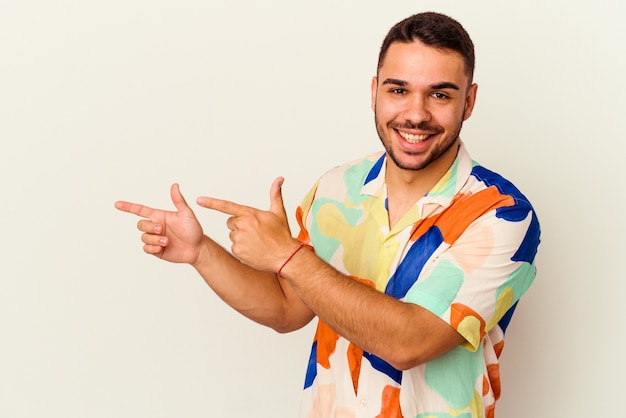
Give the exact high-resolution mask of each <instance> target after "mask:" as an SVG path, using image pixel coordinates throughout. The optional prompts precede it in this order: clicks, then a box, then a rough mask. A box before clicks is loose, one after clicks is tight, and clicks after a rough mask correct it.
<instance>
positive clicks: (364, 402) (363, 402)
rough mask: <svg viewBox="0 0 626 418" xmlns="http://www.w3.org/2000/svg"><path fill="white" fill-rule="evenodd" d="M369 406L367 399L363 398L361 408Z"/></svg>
mask: <svg viewBox="0 0 626 418" xmlns="http://www.w3.org/2000/svg"><path fill="white" fill-rule="evenodd" d="M365 405H367V400H366V399H365V398H361V406H365Z"/></svg>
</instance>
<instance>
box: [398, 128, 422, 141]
mask: <svg viewBox="0 0 626 418" xmlns="http://www.w3.org/2000/svg"><path fill="white" fill-rule="evenodd" d="M396 132H398V134H399V135H400V136H401V137H402V138H404V140H405V141H406V142H410V143H411V144H417V143H418V142H422V141H425V140H426V139H428V137H429V136H430V134H425V135H416V134H410V133H408V132H402V131H399V130H396Z"/></svg>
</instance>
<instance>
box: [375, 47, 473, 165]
mask: <svg viewBox="0 0 626 418" xmlns="http://www.w3.org/2000/svg"><path fill="white" fill-rule="evenodd" d="M476 89H477V86H476V85H475V84H473V85H471V86H470V80H469V77H468V75H467V74H466V73H465V66H464V61H463V58H462V57H461V55H460V54H458V53H456V52H453V51H449V50H439V49H435V48H432V47H430V46H426V45H424V44H422V43H421V42H419V41H415V42H411V43H401V42H394V43H393V44H391V46H390V47H389V49H388V51H387V55H386V57H385V59H384V61H383V65H382V66H381V68H380V70H379V71H378V76H377V77H374V79H373V80H372V109H373V110H374V116H375V121H376V130H377V131H378V136H379V137H380V140H381V141H382V143H383V145H384V146H385V149H386V150H387V154H388V155H389V157H390V158H391V161H393V162H394V163H395V165H396V166H397V167H399V168H401V169H405V170H422V169H424V168H425V167H427V166H429V165H431V164H432V165H436V164H437V163H442V161H444V160H446V161H445V162H446V163H447V164H451V163H452V161H453V160H454V156H456V147H453V145H455V144H457V139H458V136H459V133H460V131H461V125H462V124H463V121H464V120H466V119H467V118H469V117H470V115H471V114H472V109H473V108H474V101H475V99H476Z"/></svg>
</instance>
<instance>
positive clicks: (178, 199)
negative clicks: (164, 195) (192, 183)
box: [170, 183, 193, 213]
mask: <svg viewBox="0 0 626 418" xmlns="http://www.w3.org/2000/svg"><path fill="white" fill-rule="evenodd" d="M170 196H171V197H172V203H174V206H175V207H176V209H177V210H178V211H179V212H183V213H189V212H193V211H192V210H191V208H190V207H189V205H188V204H187V202H186V201H185V198H184V197H183V194H182V193H181V192H180V186H179V185H178V183H174V184H172V187H171V188H170Z"/></svg>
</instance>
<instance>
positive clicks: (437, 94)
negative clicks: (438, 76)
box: [432, 91, 450, 100]
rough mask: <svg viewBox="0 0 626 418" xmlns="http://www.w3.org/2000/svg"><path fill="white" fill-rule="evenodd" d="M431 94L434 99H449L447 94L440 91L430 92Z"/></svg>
mask: <svg viewBox="0 0 626 418" xmlns="http://www.w3.org/2000/svg"><path fill="white" fill-rule="evenodd" d="M432 96H433V97H434V98H435V99H441V100H443V99H449V98H450V97H449V96H448V95H447V94H444V93H441V92H439V91H438V92H435V93H433V94H432Z"/></svg>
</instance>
